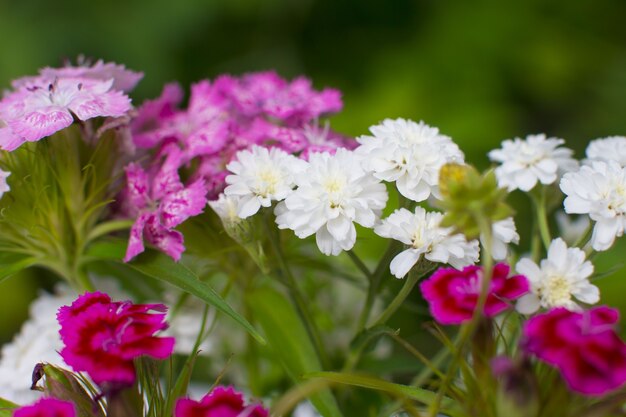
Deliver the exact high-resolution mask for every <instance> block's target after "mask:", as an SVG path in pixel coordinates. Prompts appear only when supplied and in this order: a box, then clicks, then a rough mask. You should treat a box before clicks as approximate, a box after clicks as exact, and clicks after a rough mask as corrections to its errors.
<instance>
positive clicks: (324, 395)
mask: <svg viewBox="0 0 626 417" xmlns="http://www.w3.org/2000/svg"><path fill="white" fill-rule="evenodd" d="M246 301H247V304H248V307H249V308H250V309H251V310H252V313H253V315H254V318H255V319H256V320H258V322H259V323H260V324H261V327H262V328H263V330H264V332H265V336H266V337H267V340H268V342H269V347H270V349H271V350H272V351H273V352H274V353H275V354H276V356H277V357H278V359H279V360H280V361H281V362H282V365H283V367H284V368H285V370H286V371H287V374H288V375H289V376H290V377H291V378H292V379H293V380H294V381H296V382H299V381H301V380H302V376H303V375H304V374H308V373H311V372H317V371H320V370H321V365H320V362H319V359H318V357H317V354H316V352H315V349H314V347H313V344H312V343H311V340H310V338H309V335H308V333H307V331H306V329H305V328H304V325H303V324H302V322H301V321H300V320H299V319H298V317H299V316H298V314H297V313H296V311H295V309H294V307H293V306H292V305H291V303H289V301H287V300H286V299H285V297H283V296H282V295H281V294H280V293H279V292H277V291H275V290H273V289H271V288H267V287H266V288H261V289H257V290H254V291H250V292H248V293H247V294H246ZM310 400H311V402H312V403H313V405H314V406H315V408H317V411H319V412H320V414H322V415H323V416H324V417H340V416H341V415H342V414H341V411H339V407H338V406H337V403H336V401H335V398H334V397H333V395H332V393H331V391H330V390H328V389H326V390H323V391H320V392H318V393H316V394H313V395H311V398H310Z"/></svg>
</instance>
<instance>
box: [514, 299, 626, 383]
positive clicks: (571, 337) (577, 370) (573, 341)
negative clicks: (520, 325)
mask: <svg viewBox="0 0 626 417" xmlns="http://www.w3.org/2000/svg"><path fill="white" fill-rule="evenodd" d="M618 321H619V312H618V311H617V310H616V309H614V308H610V307H606V306H599V307H595V308H592V309H590V310H587V311H583V312H574V311H569V310H567V309H565V308H555V309H552V310H550V311H549V312H547V313H543V314H539V315H536V316H534V317H532V318H530V319H529V320H528V321H527V322H526V323H525V325H524V329H523V335H524V340H523V347H524V350H525V351H526V352H528V353H530V354H533V355H535V356H536V357H537V358H539V359H541V360H542V361H544V362H546V363H548V364H550V365H552V366H554V367H556V368H558V369H559V371H561V374H562V375H563V378H564V379H565V381H566V382H567V384H568V385H569V387H570V388H571V389H572V390H573V391H576V392H579V393H581V394H585V395H603V394H605V393H607V392H609V391H612V390H615V389H617V388H619V387H621V386H622V385H624V383H626V344H625V343H624V342H623V341H622V340H621V339H620V338H619V336H618V335H617V333H616V331H615V325H616V323H617V322H618Z"/></svg>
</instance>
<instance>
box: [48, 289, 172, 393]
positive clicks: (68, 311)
mask: <svg viewBox="0 0 626 417" xmlns="http://www.w3.org/2000/svg"><path fill="white" fill-rule="evenodd" d="M166 310H167V307H165V306H164V305H163V304H133V303H132V302H130V301H124V302H112V301H111V298H110V297H109V296H108V295H106V294H103V293H100V292H93V293H85V294H83V295H81V296H79V297H78V298H77V299H76V300H75V301H74V302H73V303H72V304H71V305H70V306H64V307H61V308H60V309H59V312H58V315H57V318H58V321H59V324H60V325H61V330H60V332H59V333H60V335H61V340H62V341H63V343H64V345H65V346H64V348H63V350H62V351H61V356H62V357H63V359H64V360H65V362H66V363H67V364H68V365H70V366H71V367H72V369H73V370H74V371H77V372H86V373H87V374H88V375H89V377H90V378H91V379H92V380H93V381H94V382H95V383H97V384H99V385H108V386H113V387H115V386H127V385H132V384H133V382H134V381H135V366H134V365H133V360H134V359H135V358H137V357H139V356H143V355H148V356H151V357H153V358H156V359H165V358H167V357H168V356H170V355H171V354H172V350H173V349H174V338H171V337H156V336H155V335H154V334H155V333H157V332H159V331H161V330H164V329H166V328H167V323H166V322H165V321H164V319H165V312H166Z"/></svg>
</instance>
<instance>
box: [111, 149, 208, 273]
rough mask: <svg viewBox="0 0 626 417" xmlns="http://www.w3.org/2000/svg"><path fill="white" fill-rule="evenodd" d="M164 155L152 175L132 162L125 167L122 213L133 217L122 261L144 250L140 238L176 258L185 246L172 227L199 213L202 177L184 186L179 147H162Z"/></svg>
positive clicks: (204, 202)
mask: <svg viewBox="0 0 626 417" xmlns="http://www.w3.org/2000/svg"><path fill="white" fill-rule="evenodd" d="M164 153H167V155H168V156H167V158H166V160H165V162H164V163H163V165H162V166H161V167H159V169H158V170H157V171H156V172H155V173H154V174H152V175H149V174H148V173H147V172H146V171H145V170H144V169H143V168H141V167H140V166H139V165H137V164H135V163H131V164H129V165H128V166H127V167H126V189H125V190H124V194H123V195H122V198H123V201H124V209H123V211H125V214H126V215H128V216H131V217H136V220H135V223H134V224H133V226H132V227H131V230H130V238H129V241H128V248H127V250H126V256H125V257H124V262H129V261H130V260H131V259H132V258H134V257H135V256H137V255H138V254H139V253H141V252H143V251H144V243H143V241H144V238H145V239H146V240H147V241H148V242H150V243H151V244H153V245H154V246H156V247H157V248H159V249H160V250H162V251H163V252H165V253H166V254H168V255H169V256H171V257H172V258H173V259H174V260H179V259H180V256H181V254H182V252H183V251H184V250H185V247H184V245H183V240H184V239H183V235H182V234H181V233H180V232H178V231H177V230H174V227H176V226H178V225H179V224H181V223H182V222H184V221H185V220H187V219H188V218H189V217H192V216H196V215H198V214H200V213H202V211H203V209H204V206H205V205H206V197H205V196H206V188H205V186H204V181H203V180H202V179H199V180H196V181H194V182H192V183H191V184H189V185H187V186H185V185H183V183H182V182H181V180H180V177H179V175H178V166H179V164H180V159H181V151H180V150H179V149H178V147H177V146H176V145H172V146H169V147H166V148H165V149H164Z"/></svg>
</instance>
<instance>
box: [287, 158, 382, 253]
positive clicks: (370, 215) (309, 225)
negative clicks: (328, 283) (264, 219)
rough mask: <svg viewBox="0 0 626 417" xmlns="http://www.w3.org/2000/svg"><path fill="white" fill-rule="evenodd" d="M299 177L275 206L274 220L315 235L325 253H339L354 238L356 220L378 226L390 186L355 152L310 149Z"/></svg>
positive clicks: (301, 235)
mask: <svg viewBox="0 0 626 417" xmlns="http://www.w3.org/2000/svg"><path fill="white" fill-rule="evenodd" d="M305 165H306V169H305V170H303V171H302V172H300V173H299V174H297V175H296V176H295V182H296V184H297V185H298V188H297V189H296V190H295V191H293V192H292V193H291V194H290V195H289V197H287V198H286V199H285V201H284V202H283V203H280V204H278V205H277V206H276V223H277V224H278V227H279V228H280V229H291V230H293V231H294V232H295V234H296V236H298V237H299V238H301V239H304V238H306V237H308V236H311V235H312V234H315V238H316V242H317V247H318V248H319V249H320V251H321V252H322V253H323V254H325V255H339V253H341V251H343V250H350V249H352V247H353V246H354V243H355V241H356V228H355V226H354V223H355V222H356V223H358V224H360V225H361V226H364V227H370V228H371V227H374V225H375V223H376V221H377V220H378V218H379V216H380V213H381V211H382V209H383V208H384V207H385V204H386V203H387V198H388V195H387V190H386V188H385V186H384V185H383V184H381V183H380V181H379V180H377V179H376V178H374V177H373V176H372V175H371V174H368V173H366V172H365V171H364V170H363V168H362V167H361V163H360V159H359V158H358V157H357V155H355V154H354V153H353V152H351V151H348V150H345V149H338V150H337V152H336V153H335V154H334V155H330V154H329V153H314V154H311V156H310V158H309V162H308V164H306V163H305Z"/></svg>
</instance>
